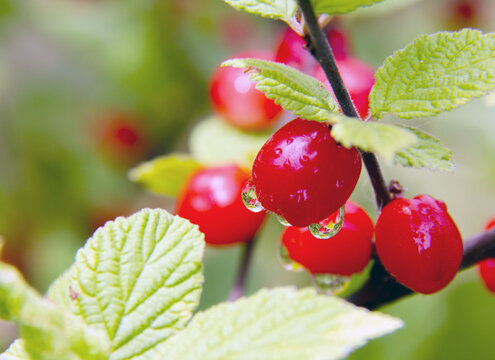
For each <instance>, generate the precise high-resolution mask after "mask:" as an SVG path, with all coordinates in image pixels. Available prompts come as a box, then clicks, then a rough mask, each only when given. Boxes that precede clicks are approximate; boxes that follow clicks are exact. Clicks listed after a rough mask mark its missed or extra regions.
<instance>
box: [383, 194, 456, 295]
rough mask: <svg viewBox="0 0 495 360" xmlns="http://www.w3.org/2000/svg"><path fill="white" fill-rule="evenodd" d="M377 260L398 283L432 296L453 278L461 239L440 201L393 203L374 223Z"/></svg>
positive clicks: (423, 197) (422, 197)
mask: <svg viewBox="0 0 495 360" xmlns="http://www.w3.org/2000/svg"><path fill="white" fill-rule="evenodd" d="M375 245H376V250H377V253H378V257H379V258H380V260H381V261H382V263H383V265H384V266H385V268H386V269H387V270H388V271H389V272H390V274H392V275H393V276H394V277H395V278H396V280H397V281H399V282H400V283H402V284H403V285H405V286H407V287H408V288H410V289H411V290H414V291H416V292H419V293H422V294H432V293H435V292H437V291H439V290H441V289H443V288H444V287H445V286H447V285H448V284H449V283H450V281H452V279H453V278H454V277H455V275H456V273H457V271H458V270H459V266H460V264H461V260H462V253H463V244H462V238H461V235H460V233H459V230H458V229H457V226H456V224H455V223H454V221H453V220H452V218H451V217H450V215H449V213H448V212H447V207H446V205H445V203H443V202H442V201H439V200H436V199H434V198H432V197H431V196H429V195H420V196H416V197H415V198H413V199H402V198H400V199H395V200H393V201H391V202H390V203H389V204H387V205H386V206H385V207H384V208H383V210H382V212H381V214H380V216H379V218H378V221H377V223H376V227H375Z"/></svg>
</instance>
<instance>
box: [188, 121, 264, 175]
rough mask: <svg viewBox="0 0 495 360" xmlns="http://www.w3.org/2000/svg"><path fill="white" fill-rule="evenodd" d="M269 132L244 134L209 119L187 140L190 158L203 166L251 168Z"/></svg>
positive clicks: (195, 129) (220, 122)
mask: <svg viewBox="0 0 495 360" xmlns="http://www.w3.org/2000/svg"><path fill="white" fill-rule="evenodd" d="M270 135H271V133H269V132H262V133H259V132H246V131H241V130H239V129H237V128H234V127H232V126H230V125H228V124H226V123H225V122H224V121H222V120H220V119H217V118H215V117H210V118H207V119H205V120H204V121H202V122H201V123H199V124H198V125H196V126H195V127H194V129H193V131H192V133H191V136H190V138H189V147H190V150H191V154H192V155H193V157H194V158H195V159H197V160H198V161H200V162H201V163H203V164H206V165H216V164H232V163H235V164H238V165H239V166H243V167H247V168H250V167H251V165H252V164H253V161H254V158H255V157H256V154H257V153H258V151H259V149H261V147H262V146H263V144H264V143H265V142H266V140H268V138H269V137H270Z"/></svg>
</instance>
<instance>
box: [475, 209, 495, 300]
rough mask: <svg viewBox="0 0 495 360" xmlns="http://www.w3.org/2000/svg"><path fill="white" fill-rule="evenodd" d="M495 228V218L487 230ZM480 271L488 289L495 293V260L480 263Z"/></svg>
mask: <svg viewBox="0 0 495 360" xmlns="http://www.w3.org/2000/svg"><path fill="white" fill-rule="evenodd" d="M493 228H495V217H493V218H491V219H490V220H489V221H488V222H487V224H486V225H485V230H490V229H493ZM478 271H479V273H480V276H481V279H482V280H483V283H484V284H485V286H486V288H487V289H488V290H490V291H491V292H493V293H495V258H489V259H486V260H483V261H480V262H479V263H478Z"/></svg>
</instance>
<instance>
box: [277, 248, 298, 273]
mask: <svg viewBox="0 0 495 360" xmlns="http://www.w3.org/2000/svg"><path fill="white" fill-rule="evenodd" d="M278 258H279V260H280V262H281V263H282V266H283V267H284V269H285V270H287V271H293V272H301V271H304V267H303V266H302V265H301V264H299V263H297V262H295V261H294V260H292V259H291V258H290V256H289V252H288V251H287V249H286V248H285V246H284V245H282V244H280V246H279V248H278Z"/></svg>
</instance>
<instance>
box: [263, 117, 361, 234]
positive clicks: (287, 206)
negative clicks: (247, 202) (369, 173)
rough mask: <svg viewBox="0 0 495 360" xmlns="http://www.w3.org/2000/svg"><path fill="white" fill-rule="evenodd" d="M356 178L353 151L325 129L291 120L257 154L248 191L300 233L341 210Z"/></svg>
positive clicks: (357, 159) (358, 168) (356, 160)
mask: <svg viewBox="0 0 495 360" xmlns="http://www.w3.org/2000/svg"><path fill="white" fill-rule="evenodd" d="M360 172H361V158H360V156H359V153H358V151H357V150H356V149H354V148H352V149H346V148H345V147H343V146H341V145H339V144H338V143H337V142H336V141H335V140H334V139H333V138H332V136H331V135H330V129H329V128H328V126H327V125H326V124H324V123H320V122H316V121H308V120H302V119H296V120H293V121H291V122H290V123H288V124H286V125H285V126H283V127H282V128H281V129H280V130H278V131H277V132H276V133H275V134H273V135H272V137H271V138H270V139H268V141H267V142H266V143H265V144H264V145H263V147H262V148H261V150H260V151H259V153H258V155H257V156H256V159H255V160H254V164H253V185H254V187H255V189H256V195H257V197H258V199H259V201H260V202H261V204H262V205H263V207H264V208H265V209H267V210H270V211H272V212H274V213H276V214H278V215H280V216H282V217H284V218H285V219H286V220H287V221H288V222H289V223H290V224H292V225H293V226H297V227H304V226H308V225H310V224H312V223H317V222H320V221H321V220H323V219H325V218H326V217H327V216H329V215H330V214H331V213H333V212H334V211H336V210H338V209H339V208H340V207H341V206H343V205H344V204H345V202H346V200H347V199H348V198H349V196H350V195H351V193H352V191H353V190H354V187H355V186H356V182H357V181H358V178H359V174H360Z"/></svg>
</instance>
